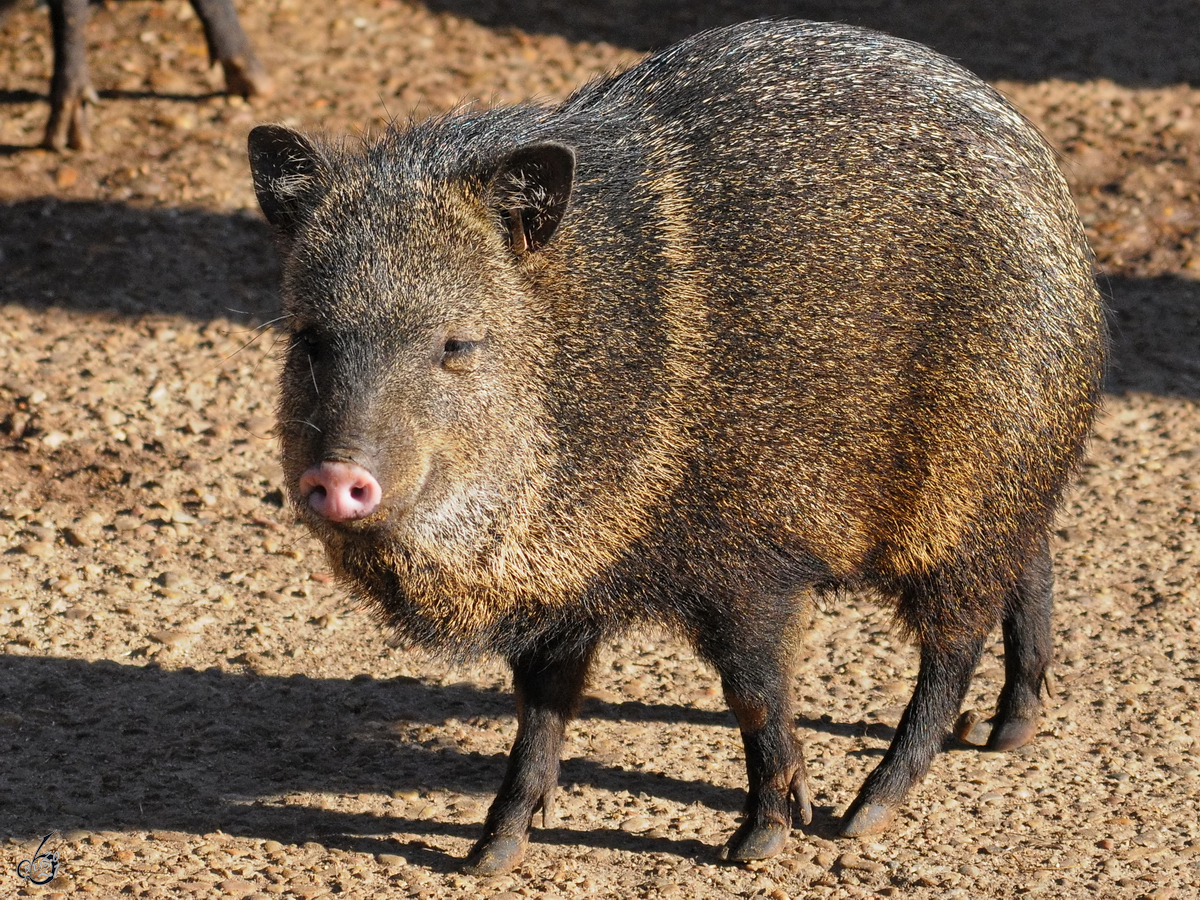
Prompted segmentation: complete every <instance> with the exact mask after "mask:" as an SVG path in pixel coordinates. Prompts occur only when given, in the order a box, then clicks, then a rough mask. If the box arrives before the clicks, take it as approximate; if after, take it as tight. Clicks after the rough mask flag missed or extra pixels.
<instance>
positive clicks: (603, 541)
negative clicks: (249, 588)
mask: <svg viewBox="0 0 1200 900" xmlns="http://www.w3.org/2000/svg"><path fill="white" fill-rule="evenodd" d="M249 144H250V160H251V167H252V169H253V174H254V184H255V189H256V191H257V195H258V199H259V202H260V204H261V206H262V209H263V212H264V213H265V214H266V217H267V219H268V220H269V221H270V222H272V223H273V224H274V225H275V226H276V228H277V231H278V234H279V237H280V246H281V248H282V254H283V286H282V293H283V303H284V311H285V313H286V315H287V321H288V323H289V326H290V328H291V330H292V336H291V342H290V347H289V350H288V354H287V359H286V363H285V366H284V370H283V375H282V396H281V400H280V405H279V409H280V428H281V440H282V449H283V461H284V469H285V474H286V480H287V485H288V489H289V491H290V493H291V497H292V499H293V500H294V501H295V503H296V504H297V506H298V507H299V509H300V511H301V513H302V515H303V516H304V518H305V520H306V521H307V523H308V525H309V526H310V527H311V528H312V530H313V531H314V532H315V534H317V535H318V536H319V537H320V538H321V540H322V541H323V542H324V545H325V547H326V549H327V551H328V555H329V558H330V560H331V563H332V565H333V568H334V569H335V571H336V572H337V573H338V574H339V576H340V578H341V579H342V580H343V582H344V583H346V584H347V585H349V586H350V588H351V589H352V590H353V591H354V592H355V593H356V594H358V595H360V596H362V597H364V598H367V599H369V600H370V601H371V602H373V603H374V605H375V606H376V607H377V609H378V610H379V611H380V613H381V614H382V615H383V616H384V617H385V619H386V621H387V622H388V623H390V625H391V626H392V627H393V628H394V629H395V630H396V632H397V633H398V635H399V636H400V637H402V638H404V639H407V640H409V641H411V642H414V643H416V644H419V645H424V646H426V647H430V648H433V649H435V650H438V651H443V652H446V653H448V654H450V655H452V656H458V657H469V656H471V655H473V654H478V653H487V652H492V653H498V654H501V655H503V657H505V658H506V659H507V661H508V662H509V663H510V664H511V667H512V671H513V682H514V688H515V692H516V699H517V711H518V717H519V725H518V730H517V737H516V742H515V745H514V747H513V750H512V754H511V756H510V759H509V764H508V772H507V775H506V776H505V778H504V782H503V784H502V785H501V787H500V791H499V794H498V796H497V797H496V800H495V802H494V803H493V805H492V807H491V810H490V812H489V813H488V816H487V821H486V824H485V825H484V833H483V837H482V838H481V840H480V841H479V843H478V844H477V845H476V846H475V848H474V850H473V851H472V853H471V855H470V857H469V859H468V860H467V868H468V870H469V871H473V872H478V873H490V872H498V871H503V870H505V869H507V868H510V867H511V866H513V865H515V864H516V863H517V862H518V861H519V860H520V858H521V856H522V854H523V852H524V848H525V845H526V842H527V840H528V836H527V834H528V829H529V827H530V823H531V819H532V817H533V815H534V813H535V812H536V811H538V809H539V808H540V809H541V810H542V811H543V812H544V813H545V814H549V813H550V810H551V802H552V796H553V793H554V788H555V782H556V779H557V774H558V756H559V750H560V745H561V740H562V735H563V729H564V724H565V723H566V721H567V720H568V718H569V717H570V716H571V714H572V709H573V707H574V705H575V703H576V702H577V700H578V698H579V696H580V691H581V689H582V687H583V685H584V681H585V677H586V675H587V671H588V666H589V661H590V660H591V659H592V655H593V653H594V651H595V649H596V646H597V644H598V643H599V642H600V641H602V640H604V639H606V638H608V637H610V636H611V635H613V634H615V633H618V632H620V631H622V630H623V629H627V628H633V627H637V626H646V625H649V626H655V627H658V626H662V627H667V628H672V629H674V630H675V631H676V632H677V633H679V634H681V635H683V636H684V637H686V638H687V639H688V640H689V641H691V642H692V643H693V644H694V645H695V646H696V648H697V649H698V651H699V653H700V654H702V655H703V657H704V658H705V659H707V660H708V661H709V662H710V663H711V664H712V665H713V666H714V667H715V668H716V670H717V671H718V672H719V673H720V677H721V680H722V684H723V687H724V692H725V697H726V699H727V701H728V703H729V705H730V707H731V708H732V710H733V712H734V713H735V714H736V717H737V720H738V723H739V725H740V727H741V731H742V737H743V741H744V746H745V752H746V767H747V770H748V774H749V794H748V797H747V801H746V810H745V820H744V822H743V823H742V824H741V826H740V827H739V828H738V829H737V831H736V832H735V833H734V835H733V836H732V838H731V839H730V840H729V842H728V844H727V845H726V847H725V850H724V851H723V853H724V855H725V856H726V857H728V858H730V859H735V860H748V859H755V858H761V857H767V856H770V855H772V854H774V853H777V852H778V851H779V850H780V849H781V847H782V846H783V845H784V843H785V841H786V839H787V836H788V833H789V829H790V827H791V824H792V816H793V812H796V811H798V812H799V814H800V815H801V817H802V818H803V820H804V821H805V822H806V823H807V822H808V821H809V820H810V818H811V807H810V801H809V791H808V788H807V786H806V781H805V770H804V763H803V760H802V757H801V745H800V743H799V742H798V741H797V739H796V738H795V737H794V735H793V722H792V718H793V713H792V701H791V699H790V697H789V692H790V687H791V685H790V678H791V676H790V668H789V666H790V660H791V659H792V656H793V652H794V651H795V649H796V647H797V645H798V643H799V634H800V630H801V628H802V625H803V621H804V617H805V614H806V611H807V609H808V608H809V606H810V605H811V600H812V598H813V597H814V595H816V594H818V593H820V592H829V591H835V590H837V589H840V588H847V589H851V590H862V591H868V592H871V593H874V594H877V595H878V596H880V597H882V598H885V599H886V600H887V601H888V602H890V603H891V604H893V605H894V607H895V611H896V614H897V616H898V618H899V621H900V622H901V623H902V624H903V626H904V627H905V628H906V629H907V631H908V632H909V633H910V634H911V635H912V636H913V637H914V638H915V639H916V640H917V641H918V642H919V645H920V655H921V664H920V674H919V676H918V679H917V685H916V689H915V691H914V693H913V696H912V699H911V701H910V702H909V705H908V709H907V710H906V712H905V714H904V717H903V718H902V720H901V722H900V725H899V727H898V729H897V731H896V736H895V739H894V740H893V742H892V745H891V747H890V749H889V750H888V752H887V754H886V756H885V757H884V758H883V760H882V761H881V762H880V764H879V766H878V767H877V768H876V769H875V770H874V771H873V772H872V773H871V775H870V777H869V778H868V779H867V781H866V783H865V784H864V785H863V787H862V790H861V791H860V793H859V795H858V797H857V799H856V800H855V801H854V803H853V804H852V805H851V807H850V808H849V810H848V811H847V813H846V815H845V818H844V820H843V823H842V831H843V833H844V834H847V835H861V834H866V833H870V832H873V831H876V830H879V829H881V828H883V827H884V826H885V825H886V824H887V823H888V821H889V820H890V818H891V817H892V815H893V812H894V810H895V809H896V807H897V806H898V804H900V803H901V801H902V800H903V798H904V796H905V794H906V793H907V792H908V791H909V789H910V788H911V787H912V786H913V785H914V784H915V783H916V782H917V781H918V780H919V779H920V778H921V777H922V776H923V775H924V774H925V772H926V770H927V768H928V767H929V765H930V762H931V760H932V758H933V757H934V755H935V754H936V752H937V751H938V749H939V746H940V744H941V741H942V740H943V737H944V735H945V732H946V730H947V728H948V726H949V725H950V723H951V722H952V721H953V720H954V717H955V715H956V713H957V711H958V709H959V705H960V703H961V702H962V698H963V696H964V693H965V691H966V689H967V687H968V683H969V681H970V678H971V675H972V672H973V670H974V668H975V666H976V663H977V661H978V659H979V657H980V653H981V648H982V647H983V644H984V641H985V640H986V639H987V637H988V634H989V632H990V631H991V630H992V629H994V628H995V627H996V626H997V624H1000V625H1002V628H1003V635H1004V646H1005V657H1006V680H1005V684H1004V688H1003V690H1002V692H1001V694H1000V698H999V702H998V708H997V712H996V716H995V720H994V727H993V730H992V732H991V737H990V740H989V746H990V747H991V748H992V749H1004V748H1010V747H1015V746H1017V745H1019V744H1022V743H1023V742H1025V741H1027V740H1029V739H1030V738H1031V737H1032V736H1033V734H1034V732H1035V731H1036V727H1037V721H1038V715H1039V704H1040V697H1039V689H1040V686H1041V684H1042V681H1043V678H1044V677H1045V675H1046V672H1047V666H1048V664H1049V663H1050V659H1051V626H1050V615H1051V563H1050V555H1049V550H1048V546H1047V534H1048V530H1049V529H1050V527H1051V523H1052V520H1053V518H1054V515H1055V509H1056V506H1057V505H1058V503H1059V499H1060V497H1061V494H1062V491H1063V489H1064V485H1065V484H1066V483H1067V480H1068V478H1069V476H1070V474H1071V471H1072V468H1073V467H1074V466H1075V465H1076V463H1077V462H1078V461H1079V459H1080V456H1081V454H1082V452H1083V447H1084V443H1085V441H1086V437H1087V434H1088V431H1089V426H1090V423H1091V421H1092V418H1093V414H1094V411H1095V409H1096V404H1097V397H1098V391H1099V385H1100V377H1101V368H1102V358H1103V355H1104V346H1105V334H1104V319H1103V310H1102V304H1101V300H1100V297H1099V295H1098V293H1097V290H1096V287H1095V284H1094V281H1093V277H1092V272H1091V261H1090V253H1089V250H1088V247H1087V245H1086V242H1085V238H1084V234H1083V231H1082V228H1081V226H1080V223H1079V220H1078V217H1077V214H1076V212H1075V209H1074V207H1073V205H1072V202H1071V198H1070V196H1069V195H1068V193H1067V188H1066V185H1065V184H1064V182H1063V179H1062V177H1061V176H1060V175H1059V173H1058V171H1057V170H1056V168H1055V164H1054V156H1053V153H1052V151H1051V150H1050V149H1048V148H1047V146H1046V145H1045V144H1044V143H1043V141H1042V139H1041V138H1040V137H1039V135H1038V134H1037V133H1036V132H1035V130H1034V129H1033V128H1032V127H1031V126H1030V125H1029V124H1028V123H1027V122H1026V121H1025V120H1023V119H1022V118H1021V117H1020V116H1019V115H1018V114H1017V113H1016V112H1014V111H1013V109H1012V108H1011V107H1009V106H1008V105H1007V104H1006V103H1005V102H1004V101H1003V100H1002V99H1001V98H1000V97H999V96H998V95H997V94H996V93H995V92H994V91H992V90H991V89H990V88H989V87H987V86H986V85H985V84H983V83H982V82H980V81H979V80H977V79H976V78H974V77H973V76H971V75H970V74H968V73H967V72H965V71H963V70H962V69H961V68H959V67H958V66H957V65H955V64H954V63H952V62H950V61H948V60H946V59H944V58H943V57H941V56H939V55H937V54H935V53H933V52H932V51H930V50H928V49H926V48H924V47H921V46H918V45H916V44H912V43H908V42H906V41H902V40H898V39H894V38H890V37H885V36H884V35H881V34H875V33H872V32H868V31H863V30H859V29H856V28H850V27H843V26H839V25H823V24H815V23H807V22H762V21H760V22H751V23H748V24H744V25H739V26H735V27H730V28H725V29H721V30H717V31H712V32H709V33H705V34H701V35H699V36H697V37H694V38H692V39H690V40H687V41H684V42H683V43H681V44H679V45H677V46H675V47H673V48H671V49H669V50H666V51H664V52H662V53H659V54H657V55H655V56H652V57H650V58H649V59H647V60H645V61H644V62H642V63H641V64H639V65H637V66H634V67H633V68H631V69H629V70H628V71H626V72H624V73H623V74H618V75H614V76H612V77H608V78H604V79H601V80H599V81H595V82H593V83H591V84H589V85H587V86H585V87H583V88H582V89H580V90H579V91H578V92H577V93H575V94H574V95H573V96H571V97H570V98H569V99H568V100H567V101H566V102H565V103H563V104H562V105H561V106H539V105H521V106H516V107H514V108H507V109H493V110H486V111H473V110H469V109H468V110H461V111H457V112H454V113H451V114H449V115H447V116H445V117H442V118H435V119H432V120H430V121H426V122H423V123H419V124H417V123H410V124H409V125H408V126H407V127H403V128H393V129H390V130H389V131H388V132H387V133H385V134H384V135H382V136H381V137H379V138H378V139H373V140H367V141H365V142H364V146H363V147H362V148H361V149H346V148H344V147H343V146H341V145H337V144H333V143H328V142H324V141H320V140H313V139H309V138H307V137H304V136H302V135H300V134H298V133H296V132H294V131H291V130H288V129H285V128H282V127H278V126H261V127H259V128H256V129H255V130H254V131H253V132H251V135H250V142H249Z"/></svg>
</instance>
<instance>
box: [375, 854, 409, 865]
mask: <svg viewBox="0 0 1200 900" xmlns="http://www.w3.org/2000/svg"><path fill="white" fill-rule="evenodd" d="M375 861H376V862H378V863H379V864H380V865H381V866H406V865H408V860H407V859H405V858H404V857H403V856H400V855H399V854H398V853H379V854H377V855H376V856H375Z"/></svg>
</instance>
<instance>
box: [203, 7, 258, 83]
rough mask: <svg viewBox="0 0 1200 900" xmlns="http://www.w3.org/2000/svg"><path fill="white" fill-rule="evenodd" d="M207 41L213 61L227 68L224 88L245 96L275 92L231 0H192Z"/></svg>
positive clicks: (224, 68) (210, 57)
mask: <svg viewBox="0 0 1200 900" xmlns="http://www.w3.org/2000/svg"><path fill="white" fill-rule="evenodd" d="M192 7H193V8H194V9H195V10H196V15H197V16H198V17H199V19H200V22H201V24H202V25H203V26H204V38H205V40H206V41H208V55H209V59H210V60H211V61H212V62H218V61H219V62H220V63H221V68H222V69H223V70H224V71H225V90H226V91H228V92H229V93H230V94H240V95H241V96H243V97H246V98H250V97H269V96H271V94H272V93H274V91H275V85H274V83H273V82H272V81H271V76H270V75H268V74H267V69H266V67H265V66H264V65H263V64H262V63H261V62H259V59H258V56H256V55H255V53H254V47H253V46H252V45H251V43H250V39H249V38H248V37H246V32H245V31H243V30H242V26H241V23H240V22H238V17H237V11H236V10H235V9H234V8H233V2H232V0H192Z"/></svg>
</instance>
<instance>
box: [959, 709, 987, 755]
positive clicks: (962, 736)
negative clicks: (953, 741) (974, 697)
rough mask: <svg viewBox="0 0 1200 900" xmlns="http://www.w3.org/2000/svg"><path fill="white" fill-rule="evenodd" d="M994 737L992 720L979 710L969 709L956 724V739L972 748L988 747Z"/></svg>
mask: <svg viewBox="0 0 1200 900" xmlns="http://www.w3.org/2000/svg"><path fill="white" fill-rule="evenodd" d="M991 736H992V720H991V719H986V718H984V715H983V713H981V712H980V711H979V710H977V709H968V710H967V711H966V712H964V713H963V714H962V715H961V716H959V717H958V721H957V722H955V723H954V737H955V738H957V739H958V740H959V741H960V742H962V743H964V744H969V745H970V746H972V747H983V746H986V745H987V742H988V740H989V739H990V738H991Z"/></svg>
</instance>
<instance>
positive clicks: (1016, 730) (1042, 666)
mask: <svg viewBox="0 0 1200 900" xmlns="http://www.w3.org/2000/svg"><path fill="white" fill-rule="evenodd" d="M1053 594H1054V573H1053V568H1052V563H1051V560H1050V545H1049V541H1047V540H1045V539H1043V541H1042V543H1041V545H1040V546H1039V547H1038V549H1037V550H1036V551H1035V552H1034V553H1033V554H1032V555H1031V557H1030V560H1029V562H1028V563H1027V564H1026V566H1025V571H1024V572H1022V574H1021V578H1020V580H1019V581H1018V583H1017V586H1016V587H1015V588H1014V589H1013V591H1012V593H1011V594H1010V595H1009V597H1008V606H1007V608H1006V610H1005V614H1004V689H1003V690H1002V691H1001V692H1000V700H999V702H998V703H997V704H996V719H995V723H994V724H993V727H992V733H991V735H989V737H988V742H987V749H989V750H1012V749H1014V748H1016V747H1020V746H1021V745H1022V744H1024V743H1026V742H1027V741H1029V740H1030V739H1031V738H1032V737H1033V736H1034V735H1035V734H1036V733H1037V728H1038V720H1039V717H1040V714H1041V709H1042V701H1041V696H1040V691H1041V687H1042V684H1043V683H1044V682H1045V681H1046V678H1047V672H1048V671H1049V669H1050V663H1051V661H1052V659H1053V655H1054V647H1053V641H1052V633H1051V623H1050V617H1051V612H1052V611H1053V607H1054V596H1053Z"/></svg>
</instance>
